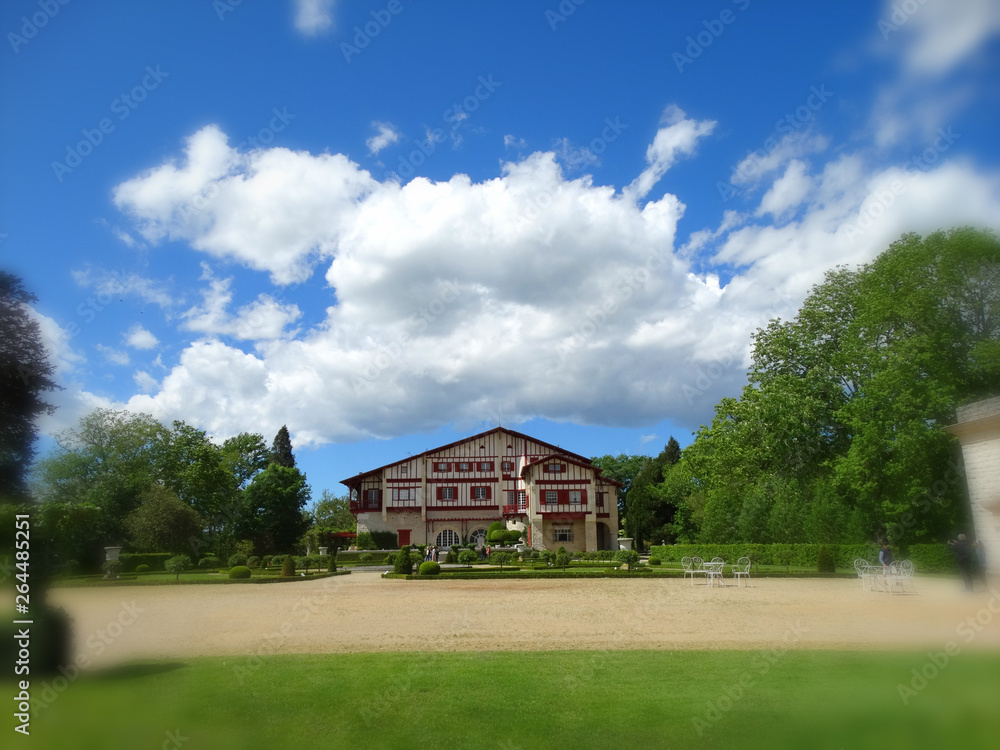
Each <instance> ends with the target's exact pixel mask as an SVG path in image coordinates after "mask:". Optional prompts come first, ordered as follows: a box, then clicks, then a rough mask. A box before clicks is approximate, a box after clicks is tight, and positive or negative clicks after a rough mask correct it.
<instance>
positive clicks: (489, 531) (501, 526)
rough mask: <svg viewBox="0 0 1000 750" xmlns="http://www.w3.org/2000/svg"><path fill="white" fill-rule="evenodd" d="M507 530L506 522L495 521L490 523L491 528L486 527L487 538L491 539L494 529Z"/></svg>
mask: <svg viewBox="0 0 1000 750" xmlns="http://www.w3.org/2000/svg"><path fill="white" fill-rule="evenodd" d="M506 530H507V524H505V523H504V522H503V521H494V522H493V523H491V524H490V525H489V528H487V529H486V538H487V539H489V538H490V534H492V533H493V532H494V531H506Z"/></svg>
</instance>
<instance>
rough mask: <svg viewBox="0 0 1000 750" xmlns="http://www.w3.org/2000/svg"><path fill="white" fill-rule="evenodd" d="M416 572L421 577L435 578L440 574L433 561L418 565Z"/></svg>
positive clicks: (439, 568) (439, 567)
mask: <svg viewBox="0 0 1000 750" xmlns="http://www.w3.org/2000/svg"><path fill="white" fill-rule="evenodd" d="M463 554H464V553H463ZM418 570H419V573H420V575H422V576H436V575H438V574H440V573H441V566H440V565H438V564H437V563H436V562H434V561H433V560H428V561H426V562H422V563H420V568H419V569H418Z"/></svg>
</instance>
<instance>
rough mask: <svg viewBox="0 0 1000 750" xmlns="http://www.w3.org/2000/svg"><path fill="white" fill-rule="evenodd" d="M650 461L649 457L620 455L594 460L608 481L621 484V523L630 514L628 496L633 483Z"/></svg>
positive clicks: (619, 506) (592, 460)
mask: <svg viewBox="0 0 1000 750" xmlns="http://www.w3.org/2000/svg"><path fill="white" fill-rule="evenodd" d="M648 459H649V457H648V456H628V455H626V454H624V453H620V454H619V455H617V456H611V455H608V456H599V457H597V458H592V459H591V463H592V464H594V466H597V467H598V468H599V469H601V472H602V474H603V475H604V476H606V477H607V478H608V479H613V480H615V481H616V482H621V483H622V486H621V487H619V488H618V519H619V522H621V521H622V520H623V519H624V518H625V516H626V514H627V513H628V494H629V491H630V490H631V489H632V482H633V480H634V479H635V477H636V475H637V474H638V473H639V470H640V469H642V465H643V464H644V463H645V462H646V461H647V460H648Z"/></svg>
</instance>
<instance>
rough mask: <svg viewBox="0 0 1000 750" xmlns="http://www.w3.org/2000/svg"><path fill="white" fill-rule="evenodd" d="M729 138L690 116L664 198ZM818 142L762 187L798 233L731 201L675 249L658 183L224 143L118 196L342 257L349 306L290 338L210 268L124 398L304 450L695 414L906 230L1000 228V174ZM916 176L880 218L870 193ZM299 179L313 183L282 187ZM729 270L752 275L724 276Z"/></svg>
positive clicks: (261, 301) (671, 144)
mask: <svg viewBox="0 0 1000 750" xmlns="http://www.w3.org/2000/svg"><path fill="white" fill-rule="evenodd" d="M711 126H712V123H695V122H694V121H691V120H688V119H685V118H684V117H683V115H681V114H678V112H674V115H673V119H672V122H671V123H670V124H668V125H667V126H665V127H664V128H662V129H661V130H660V131H659V132H658V134H657V141H656V144H658V145H657V147H656V148H655V149H652V150H651V151H650V153H649V159H648V161H649V163H650V167H649V169H647V170H646V172H644V174H648V176H647V177H646V178H644V179H646V180H648V181H652V184H655V180H656V179H659V178H658V177H657V175H658V174H661V173H662V172H661V170H664V169H665V168H666V167H667V166H669V164H670V163H672V160H674V159H675V158H677V157H678V156H679V155H681V154H687V153H690V152H691V151H692V150H693V148H694V146H695V144H696V142H697V140H698V139H699V138H700V137H702V136H703V135H705V134H707V133H708V132H710V129H711ZM664 133H667V134H668V135H664ZM810 138H812V139H813V140H811V141H809V142H808V143H805V142H796V143H786V144H785V145H784V146H783V147H782V148H783V154H784V155H783V156H782V160H781V161H780V162H779V161H778V160H776V161H775V163H781V164H782V165H784V167H785V168H784V169H783V170H782V172H780V173H779V172H778V171H777V169H768V170H767V171H766V172H763V173H762V174H763V175H772V174H773V175H775V178H776V179H774V178H772V182H771V184H767V181H766V179H765V177H763V176H762V177H760V181H761V182H762V183H763V184H762V187H764V188H765V193H764V197H763V199H762V200H761V203H760V211H761V217H763V216H769V215H771V214H775V215H780V216H782V217H783V218H787V217H789V216H793V217H794V219H793V220H790V221H787V223H785V224H784V225H782V226H780V227H779V226H766V225H757V224H755V223H754V222H755V221H760V219H761V217H757V218H756V219H755V217H754V216H753V215H752V214H751V215H748V214H746V213H740V212H737V211H726V212H725V214H724V216H723V218H722V220H721V222H720V224H719V226H717V227H713V228H707V229H705V230H702V231H700V232H696V233H694V234H693V235H692V236H691V238H690V241H689V242H688V243H687V245H686V246H685V247H684V250H683V252H676V251H675V250H674V248H676V247H677V245H678V241H677V236H676V235H677V224H678V221H679V220H680V218H681V217H682V216H683V213H684V210H685V207H684V204H683V203H682V202H681V201H680V200H679V199H678V197H676V196H674V195H671V194H665V195H664V196H663V197H662V198H660V199H658V200H653V201H649V202H647V203H646V204H645V205H643V206H639V205H637V203H636V200H635V198H636V197H637V196H638V195H639V194H640V193H642V191H643V190H645V191H646V192H648V190H649V188H650V187H651V184H650V185H649V187H645V185H646V183H643V186H642V187H632V188H631V189H627V190H625V191H622V192H617V191H616V190H615V188H614V187H613V186H608V185H600V184H596V183H595V182H594V180H593V178H592V177H591V176H590V175H583V176H580V177H576V178H573V179H571V178H569V177H567V176H566V175H565V174H564V173H563V171H562V169H561V167H560V165H559V162H558V160H557V157H556V154H555V153H553V152H544V153H533V154H530V155H529V156H527V157H525V158H523V159H519V160H517V161H512V162H509V163H506V164H504V165H503V168H502V171H501V173H500V174H499V175H498V176H497V177H494V178H492V179H486V180H483V181H480V182H473V181H472V180H471V179H470V178H469V177H468V176H465V175H461V174H459V175H455V176H453V177H452V178H451V179H449V180H447V181H442V182H434V181H431V180H428V179H426V178H422V177H417V178H415V179H413V180H411V181H410V182H408V183H406V184H405V185H403V184H399V183H397V182H388V181H387V182H381V183H380V182H378V181H376V180H374V179H373V178H372V177H371V176H370V175H368V173H367V172H365V171H364V170H362V169H360V167H358V166H357V165H356V164H353V163H351V162H350V161H349V160H347V159H346V158H345V157H343V156H341V155H329V154H322V155H311V154H308V153H293V152H289V151H287V150H284V149H271V150H261V151H259V152H255V154H253V155H249V156H247V155H239V154H235V153H233V152H231V150H229V149H228V147H226V145H225V136H224V135H222V134H221V132H219V131H218V130H217V129H208V130H206V131H201V132H200V133H199V134H197V135H196V136H195V137H193V138H192V139H191V141H189V147H188V159H187V162H186V164H185V165H184V166H183V167H180V168H177V167H175V166H174V165H173V164H172V163H167V164H164V165H161V166H160V167H157V168H155V169H153V170H150V171H149V172H147V173H146V174H145V175H142V176H140V177H137V178H135V179H133V180H130V181H129V182H127V183H124V184H123V185H121V186H119V187H118V189H117V190H116V192H115V194H116V196H117V198H118V200H119V202H120V203H119V204H120V205H121V206H122V207H123V209H124V210H126V211H128V212H129V213H131V214H132V215H133V216H135V217H136V221H137V223H139V224H140V226H141V227H142V229H143V232H144V236H146V234H148V235H149V236H164V237H165V236H176V237H178V238H182V239H185V240H186V241H187V242H189V243H190V245H191V246H192V247H193V248H195V249H196V250H200V251H202V252H205V253H207V254H208V255H211V256H222V257H234V258H237V259H241V260H243V261H244V262H246V263H247V264H248V265H251V266H252V267H255V268H260V269H261V270H266V271H270V272H271V273H272V275H273V276H275V277H277V279H278V280H280V279H282V278H285V277H283V276H282V270H281V269H282V268H284V267H286V266H287V265H289V264H291V265H293V266H295V265H297V267H298V268H299V269H300V271H297V272H296V274H293V275H292V276H296V275H297V276H302V275H308V274H309V273H311V272H312V267H313V265H314V264H315V263H317V262H319V261H320V260H322V261H323V262H324V264H325V265H326V271H325V277H326V281H327V282H328V284H329V285H330V287H331V288H332V290H333V293H334V294H335V297H336V303H335V304H333V303H332V302H331V305H330V307H328V308H327V311H326V317H325V319H324V320H322V321H321V322H320V323H319V324H316V325H313V326H310V327H307V328H304V329H303V330H289V328H290V327H291V326H292V325H293V324H294V323H295V322H296V321H298V319H299V318H300V316H301V313H300V312H299V309H298V307H297V306H296V305H294V304H292V303H290V302H288V301H285V300H284V299H282V298H280V297H279V298H277V299H276V298H273V297H270V296H268V295H260V296H258V297H257V298H256V300H255V301H253V302H251V303H250V304H247V305H244V306H242V307H240V308H238V309H237V310H236V311H235V312H230V310H231V308H232V306H233V299H234V292H233V289H232V282H231V280H230V279H216V278H214V277H213V276H212V274H211V272H210V271H206V273H205V275H204V276H203V279H204V280H205V281H206V282H207V286H206V288H205V289H204V290H203V294H202V300H201V302H200V303H199V304H198V305H195V306H194V307H192V308H190V309H189V310H188V311H187V312H186V313H185V314H184V323H183V326H184V327H185V328H187V329H189V330H192V331H194V332H196V333H197V334H199V335H201V336H203V337H204V338H202V339H200V340H198V341H195V342H194V343H191V344H189V345H188V346H187V347H186V348H184V349H183V350H182V351H181V353H180V357H179V360H178V361H177V362H176V363H175V364H174V365H173V366H172V367H171V368H170V369H169V371H168V372H166V373H165V375H164V377H163V378H162V379H161V381H160V383H159V385H158V387H157V388H155V389H153V388H151V389H149V392H148V393H146V394H140V395H136V396H134V397H133V398H132V399H131V400H130V401H129V403H128V407H129V408H133V409H138V410H143V411H148V412H150V413H152V414H154V415H156V416H157V417H160V418H163V419H172V418H189V419H190V418H192V416H193V415H197V421H198V422H199V423H200V424H202V425H203V426H204V427H205V428H206V429H208V430H209V431H210V432H211V433H213V434H215V435H219V436H225V435H229V434H234V433H235V432H240V431H243V430H247V429H252V430H258V431H265V432H266V431H268V430H271V429H273V424H275V423H284V422H288V423H289V424H294V425H295V428H294V429H295V433H296V440H297V441H298V442H301V444H303V445H306V444H318V443H323V442H328V441H337V440H339V441H343V440H356V439H361V438H364V437H368V436H393V435H401V434H407V433H414V432H420V431H426V430H432V429H436V428H437V427H439V426H440V425H441V424H442V423H446V422H464V423H468V422H475V421H477V420H481V419H484V418H487V417H488V416H489V415H490V414H492V413H493V409H494V408H495V405H496V404H497V403H503V404H505V407H504V414H505V420H509V421H510V422H511V423H516V422H517V421H519V420H522V419H528V418H531V417H535V416H545V417H548V418H550V419H557V420H573V421H577V422H581V423H592V424H614V425H632V426H637V425H642V424H648V423H649V422H650V421H651V420H655V419H660V418H665V417H671V418H673V419H675V420H677V421H678V422H680V423H688V424H691V423H692V422H694V424H697V422H696V421H695V420H700V419H703V418H704V412H705V410H706V409H707V408H709V407H710V406H711V404H713V403H715V402H716V401H717V400H718V398H719V396H720V395H722V394H726V393H733V392H735V391H736V390H738V388H739V387H740V385H741V384H742V383H743V382H745V370H744V367H745V365H746V362H747V357H748V355H749V343H750V341H749V334H750V332H751V331H753V330H754V328H756V327H757V326H759V325H763V324H765V323H766V322H767V320H768V319H769V318H771V317H773V316H776V315H780V316H782V317H785V318H787V317H789V316H790V315H792V314H794V312H795V310H796V309H797V307H798V304H799V303H800V302H801V300H802V298H803V297H804V296H805V294H806V293H807V292H808V291H809V289H810V287H811V286H812V285H813V284H815V283H816V282H818V281H820V280H821V279H822V274H823V272H824V270H825V269H827V268H830V267H832V266H834V265H836V264H838V263H856V262H863V261H867V260H870V259H871V258H873V257H874V256H875V255H876V254H877V253H878V252H880V251H881V250H883V249H884V248H885V247H886V246H887V245H888V244H889V243H890V242H891V241H892V240H893V239H895V238H896V237H898V236H899V234H900V233H902V232H903V231H911V230H915V231H930V230H933V229H937V228H939V227H942V226H943V227H949V226H952V225H954V224H961V223H968V224H974V225H991V224H996V222H997V218H996V217H997V216H1000V210H998V208H1000V176H998V175H997V174H995V173H988V172H986V173H984V172H982V171H980V170H977V169H976V168H975V167H974V166H973V165H971V164H967V163H963V162H954V163H952V162H946V161H944V160H943V159H942V162H940V163H939V166H937V167H936V168H935V169H930V170H927V171H926V172H919V173H916V174H915V175H914V173H906V172H905V171H904V170H901V169H899V168H891V169H886V168H876V167H873V166H872V165H871V162H870V161H869V160H868V159H867V155H866V154H864V153H855V154H851V153H842V154H840V155H838V156H837V158H836V159H835V160H833V161H830V162H828V163H826V164H821V165H819V166H818V167H817V168H816V169H815V170H812V172H811V173H810V171H809V170H808V169H807V167H806V163H805V161H803V160H796V158H795V157H794V156H791V154H796V153H800V152H801V151H802V150H804V149H815V148H817V147H818V142H817V141H816V140H815V139H816V137H814V136H811V137H810ZM195 141H200V148H201V150H200V151H199V144H197V143H194V142H195ZM656 144H654V145H656ZM651 148H652V147H651ZM785 155H788V156H787V157H786V156H785ZM213 165H214V166H213ZM650 170H652V171H650ZM263 174H266V175H267V180H264V179H263V177H262V175H263ZM209 175H214V176H209ZM779 175H780V176H779ZM914 176H916V179H913V178H914ZM903 178H906V182H905V189H904V190H902V191H901V192H899V194H898V195H896V196H895V197H894V198H893V201H892V204H891V205H889V206H888V207H887V208H886V210H884V211H882V212H881V213H879V216H878V219H877V221H874V222H870V223H868V224H867V226H865V227H864V228H861V227H860V226H859V225H858V222H859V218H860V217H863V216H864V215H868V214H870V213H872V211H871V208H870V204H871V201H872V200H873V199H876V198H877V196H879V195H881V194H884V191H885V189H886V187H887V186H889V187H890V188H891V185H892V184H893V181H894V180H895V181H899V182H902V179H903ZM303 179H307V180H308V181H310V183H311V189H309V190H301V191H297V190H294V189H288V190H273V191H270V190H269V189H268V187H267V186H268V184H270V183H271V182H274V183H277V184H280V185H283V186H296V185H298V184H299V183H301V182H302V180H303ZM637 182H638V181H637ZM637 182H633V183H632V186H636V185H637ZM265 193H266V195H267V202H266V203H264V202H263V198H262V195H263V194H265ZM642 194H644V193H642ZM205 196H208V197H207V198H206V197H205ZM873 197H874V198H873ZM866 201H868V203H866ZM195 202H204V203H205V204H206V205H207V208H206V209H205V213H206V214H207V216H206V217H204V219H198V220H192V219H190V218H189V217H190V216H191V207H192V204H193V203H195ZM263 205H266V206H267V211H266V212H263V213H266V215H267V221H263V220H262V217H261V214H262V211H261V207H262V206H263ZM292 227H294V234H292V232H293V230H292ZM289 236H293V237H295V238H297V244H295V246H294V248H293V249H289V245H288V243H287V242H286V239H287V238H288V237H289ZM223 238H225V241H223ZM275 253H276V254H282V253H283V255H281V260H280V263H279V261H277V260H276V259H275V258H274V257H272V255H273V254H275ZM695 264H697V267H700V268H701V269H703V270H698V271H696V270H695V267H696V266H695ZM716 267H727V268H730V269H731V268H736V269H738V270H737V272H736V273H735V274H734V275H732V278H730V279H729V280H728V282H727V283H725V284H721V283H720V278H719V275H718V274H717V273H716V272H715V270H714V269H715V268H716ZM291 291H294V290H291ZM291 291H290V293H291ZM251 320H253V323H251ZM220 337H230V339H229V340H223V339H221V338H220ZM240 341H249V342H252V343H253V351H252V352H247V351H244V350H242V349H241V348H239V342H240ZM706 373H712V375H711V377H709V376H708V375H706ZM144 382H146V384H147V385H148V381H144Z"/></svg>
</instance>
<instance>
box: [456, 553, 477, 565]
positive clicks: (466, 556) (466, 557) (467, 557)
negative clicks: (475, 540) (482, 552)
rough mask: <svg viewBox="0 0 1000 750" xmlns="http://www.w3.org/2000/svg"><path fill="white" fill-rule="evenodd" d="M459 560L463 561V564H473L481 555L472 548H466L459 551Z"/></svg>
mask: <svg viewBox="0 0 1000 750" xmlns="http://www.w3.org/2000/svg"><path fill="white" fill-rule="evenodd" d="M458 561H459V562H460V563H462V565H469V566H471V565H472V564H473V563H476V562H479V555H477V554H476V553H475V552H474V551H472V550H471V549H464V550H462V551H461V552H459V553H458Z"/></svg>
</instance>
